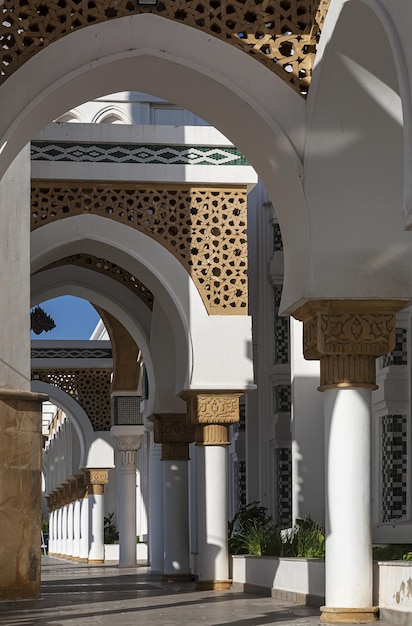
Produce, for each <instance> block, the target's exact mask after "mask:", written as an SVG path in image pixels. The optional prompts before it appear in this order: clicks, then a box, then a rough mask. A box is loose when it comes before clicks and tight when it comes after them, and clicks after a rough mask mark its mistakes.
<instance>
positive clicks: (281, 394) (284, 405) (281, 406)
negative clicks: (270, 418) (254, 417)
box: [273, 385, 292, 413]
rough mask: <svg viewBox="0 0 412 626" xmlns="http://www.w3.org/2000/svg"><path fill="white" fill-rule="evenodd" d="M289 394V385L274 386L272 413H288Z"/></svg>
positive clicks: (290, 400) (289, 405)
mask: <svg viewBox="0 0 412 626" xmlns="http://www.w3.org/2000/svg"><path fill="white" fill-rule="evenodd" d="M291 392H292V388H291V385H275V386H274V387H273V395H274V397H273V400H274V409H275V410H274V413H290V407H291V403H292V399H291Z"/></svg>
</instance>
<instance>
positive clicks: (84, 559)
mask: <svg viewBox="0 0 412 626" xmlns="http://www.w3.org/2000/svg"><path fill="white" fill-rule="evenodd" d="M88 560H89V559H87V558H84V557H82V558H81V559H79V563H87V562H88Z"/></svg>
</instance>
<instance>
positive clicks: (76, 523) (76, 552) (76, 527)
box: [72, 494, 80, 559]
mask: <svg viewBox="0 0 412 626" xmlns="http://www.w3.org/2000/svg"><path fill="white" fill-rule="evenodd" d="M72 556H73V558H74V559H79V558H80V498H79V496H78V494H77V497H76V500H75V502H74V508H73V550H72Z"/></svg>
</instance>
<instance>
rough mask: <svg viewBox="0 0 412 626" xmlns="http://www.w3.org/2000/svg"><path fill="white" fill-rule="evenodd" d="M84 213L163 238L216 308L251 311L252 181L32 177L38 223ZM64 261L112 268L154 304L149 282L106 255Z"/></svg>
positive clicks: (231, 312) (219, 311)
mask: <svg viewBox="0 0 412 626" xmlns="http://www.w3.org/2000/svg"><path fill="white" fill-rule="evenodd" d="M84 214H93V215H97V216H100V217H105V218H108V219H111V220H114V221H116V222H120V223H122V224H124V225H126V226H129V227H131V228H134V229H136V230H138V231H140V232H142V233H144V234H145V235H148V236H149V237H151V238H152V239H154V240H155V241H157V242H158V243H160V244H161V245H162V246H164V247H165V248H166V249H167V250H168V251H169V252H171V253H172V254H173V255H174V256H175V258H176V259H177V260H178V261H179V262H180V263H181V264H182V265H183V267H184V268H185V269H186V271H187V272H188V274H189V275H190V276H191V277H192V279H193V281H194V282H195V284H196V286H197V288H198V290H199V293H200V295H201V297H202V300H203V302H204V304H205V307H206V309H207V311H208V313H209V314H210V315H247V304H248V301H247V261H246V260H247V235H246V229H247V192H246V188H235V189H227V188H194V187H189V186H187V185H186V186H183V185H170V186H168V187H167V188H159V187H158V186H155V185H153V184H146V185H144V186H136V185H126V184H119V185H116V187H113V186H111V185H110V184H106V185H105V184H100V183H99V184H98V185H97V184H96V183H82V184H79V183H68V182H62V183H56V181H52V182H50V183H48V182H47V181H41V182H40V181H37V182H36V181H33V182H32V191H31V229H32V231H33V230H36V229H37V228H39V227H41V226H44V225H46V224H50V223H51V222H55V221H57V220H61V219H64V218H67V217H73V216H77V215H84ZM63 263H69V264H75V265H80V266H83V267H88V268H89V269H93V270H95V271H99V272H101V273H106V274H110V275H111V277H112V278H115V277H116V278H117V280H120V281H121V282H123V283H124V284H126V285H127V286H128V287H129V288H132V289H133V290H134V292H135V293H136V294H137V295H138V296H139V297H141V298H142V299H143V300H144V301H145V302H146V304H147V305H148V306H149V307H151V306H152V305H153V295H152V294H151V293H150V291H149V290H148V289H147V288H146V287H145V286H144V285H142V283H139V282H138V281H136V279H135V277H132V275H131V274H128V273H127V272H124V270H121V269H120V268H118V267H117V266H114V265H113V264H111V263H109V262H108V261H105V260H104V259H97V258H96V257H91V256H88V255H73V256H72V257H69V258H67V259H65V260H61V261H58V262H57V264H60V265H61V264H63Z"/></svg>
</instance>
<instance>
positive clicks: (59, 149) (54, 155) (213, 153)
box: [31, 141, 249, 165]
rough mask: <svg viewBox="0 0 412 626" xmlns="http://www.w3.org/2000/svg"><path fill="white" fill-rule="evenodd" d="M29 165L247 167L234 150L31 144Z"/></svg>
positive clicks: (105, 144) (135, 145)
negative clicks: (140, 164)
mask: <svg viewBox="0 0 412 626" xmlns="http://www.w3.org/2000/svg"><path fill="white" fill-rule="evenodd" d="M31 159H32V161H54V162H56V161H65V162H75V163H81V162H88V163H144V164H153V165H159V164H161V165H249V162H248V161H247V160H246V158H245V157H244V156H243V154H242V153H241V152H240V151H239V150H238V149H237V148H235V147H233V146H227V147H221V146H219V147H216V146H170V145H159V144H151V145H142V144H111V143H94V144H89V143H88V144H83V143H69V142H53V143H51V142H43V141H33V142H32V144H31Z"/></svg>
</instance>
